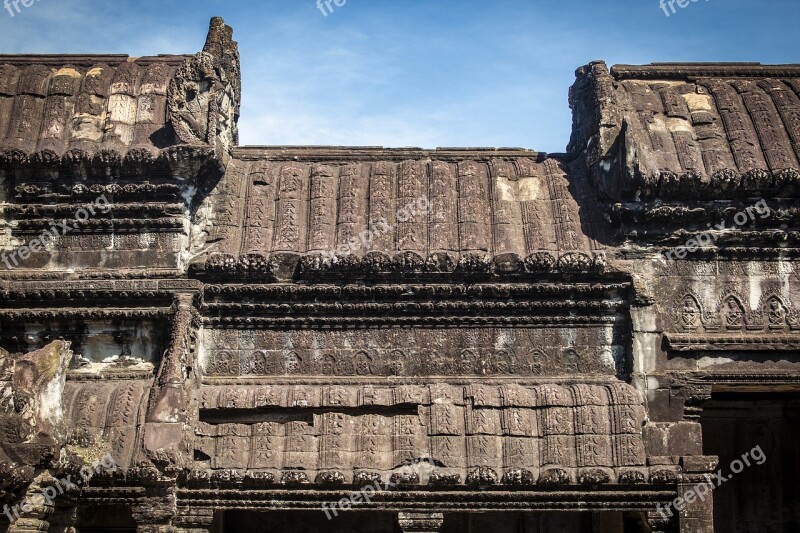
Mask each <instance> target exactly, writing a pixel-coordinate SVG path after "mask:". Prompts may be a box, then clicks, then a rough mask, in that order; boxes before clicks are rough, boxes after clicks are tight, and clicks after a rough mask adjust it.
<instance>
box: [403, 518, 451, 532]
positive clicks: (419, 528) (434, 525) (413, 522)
mask: <svg viewBox="0 0 800 533" xmlns="http://www.w3.org/2000/svg"><path fill="white" fill-rule="evenodd" d="M397 521H398V522H399V523H400V529H402V530H403V533H411V532H412V531H413V532H415V533H439V530H440V529H441V528H442V522H444V516H443V515H442V513H397Z"/></svg>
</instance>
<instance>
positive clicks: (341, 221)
mask: <svg viewBox="0 0 800 533" xmlns="http://www.w3.org/2000/svg"><path fill="white" fill-rule="evenodd" d="M239 69H240V66H239V56H238V50H237V46H236V43H235V42H234V41H233V36H232V31H231V29H230V28H229V27H227V26H226V25H225V24H224V22H223V21H222V20H221V19H213V20H212V22H211V27H210V30H209V34H208V38H207V41H206V45H205V47H204V49H203V51H202V52H200V53H198V54H197V55H194V56H158V57H153V58H138V59H129V58H127V57H126V56H86V57H77V56H64V57H58V56H46V57H36V56H13V57H12V56H4V57H2V58H0V132H2V135H3V136H2V138H0V203H1V205H0V209H2V210H3V213H4V217H3V220H2V221H0V248H1V250H0V251H2V252H3V255H2V256H0V259H1V260H2V262H1V263H0V348H1V349H2V351H0V503H3V504H5V502H8V503H10V504H19V503H20V502H21V501H22V499H23V498H24V497H26V495H27V496H31V495H32V494H33V493H35V492H36V491H39V490H42V489H46V487H43V484H47V483H50V482H51V481H55V480H56V479H60V478H63V477H65V476H72V478H73V479H78V478H80V481H81V485H80V486H78V485H75V486H73V487H70V488H69V490H65V491H64V493H63V494H59V498H63V499H62V500H59V501H58V502H57V503H55V504H51V503H50V502H47V504H46V505H36V506H31V507H30V509H29V510H26V511H24V512H23V513H22V514H21V515H20V519H19V520H17V521H16V523H15V524H14V526H13V528H15V529H12V530H31V529H34V530H35V529H39V530H42V529H43V528H47V527H48V520H50V524H49V526H50V528H51V529H59V530H65V531H66V530H69V528H71V527H78V528H79V529H80V528H82V527H85V528H94V527H97V528H103V527H106V528H108V529H109V530H112V529H113V530H116V529H125V528H128V529H130V528H133V527H136V528H138V529H139V530H140V531H159V532H161V531H163V532H167V531H194V532H196V531H215V532H220V531H223V530H225V529H226V528H229V527H231V526H230V524H234V526H233V527H236V526H235V525H236V524H244V525H248V527H249V525H252V524H258V525H259V527H262V526H264V523H267V524H270V527H271V525H272V524H275V523H279V522H280V523H281V524H283V525H286V524H289V523H291V521H292V520H295V521H301V522H303V523H304V524H316V523H318V521H317V519H320V516H323V513H325V514H328V511H331V510H332V509H334V510H335V509H338V510H337V511H336V513H339V512H344V506H346V508H347V509H351V508H352V510H353V511H354V513H356V514H354V517H353V519H352V521H348V522H347V524H349V525H348V526H347V527H350V526H352V527H351V529H352V530H353V531H361V530H363V529H364V528H365V527H367V525H369V526H372V525H373V522H372V521H371V519H370V520H365V519H364V518H363V517H362V516H361V515H358V514H357V513H360V512H364V511H369V512H370V513H372V516H373V517H378V516H379V517H380V520H379V521H376V522H375V523H378V522H379V523H380V524H383V526H381V527H384V526H385V528H388V529H390V528H391V527H397V525H399V527H400V528H401V529H402V530H404V531H439V530H443V531H451V530H456V529H457V528H458V527H460V526H461V525H463V526H464V528H468V527H469V528H472V529H475V530H477V529H480V527H478V526H475V524H477V523H479V520H478V518H475V522H474V523H473V521H471V520H472V519H471V518H470V519H469V520H468V519H467V518H466V517H465V516H464V513H485V516H489V515H492V520H493V522H492V529H491V530H492V531H494V530H497V531H512V530H513V531H523V530H524V531H533V530H535V531H561V530H570V531H572V530H574V531H578V530H581V531H583V530H586V531H589V530H601V531H605V530H609V531H611V530H614V531H616V530H620V529H621V528H623V527H624V528H625V529H626V531H627V530H628V529H631V531H646V530H647V529H648V528H649V529H650V530H651V531H665V532H666V531H672V532H674V531H711V530H712V528H713V509H714V508H713V505H717V506H718V507H717V508H718V509H725V510H726V512H729V510H731V509H733V510H735V512H737V513H738V512H740V511H741V512H742V513H744V514H743V515H742V516H744V517H745V518H743V520H747V519H748V518H747V517H749V516H751V515H752V516H761V515H758V513H757V512H755V511H752V512H751V506H750V505H749V504H748V505H735V503H736V500H730V499H729V497H726V496H725V493H724V492H723V491H720V492H718V493H716V494H715V496H714V499H715V501H716V503H715V504H713V505H712V501H711V498H707V499H706V500H703V501H699V502H697V501H695V502H688V500H687V502H686V503H687V505H685V506H684V505H682V504H681V509H676V512H675V513H673V515H672V516H671V517H670V516H663V515H660V514H659V513H658V512H657V509H660V508H663V506H665V505H668V504H669V502H671V501H674V499H675V498H676V497H682V494H683V493H684V492H685V491H689V490H697V489H698V488H699V487H700V485H698V483H701V482H702V480H703V476H705V475H706V474H709V473H711V472H712V470H714V468H718V467H725V466H726V465H725V464H723V463H722V462H721V461H719V463H720V464H719V465H718V464H717V463H718V460H717V458H716V457H715V455H714V454H715V453H717V448H718V449H721V450H722V451H720V452H719V453H720V457H722V455H723V453H724V454H725V457H726V458H727V459H730V458H731V457H734V458H735V457H736V456H737V455H736V453H742V452H746V451H747V450H745V449H743V450H741V452H736V453H734V452H733V451H732V450H733V445H734V444H736V445H738V444H740V443H741V444H742V446H744V445H745V442H746V443H747V446H755V444H756V443H751V442H750V441H749V440H748V439H749V437H747V438H745V437H744V436H743V435H749V434H748V433H747V432H746V431H745V430H744V429H741V428H748V427H749V426H748V425H747V424H750V422H749V421H744V422H743V421H742V420H745V417H744V416H743V415H741V413H753V412H755V413H761V411H760V410H759V406H762V405H769V406H772V407H770V410H765V411H764V412H763V417H764V419H765V420H762V421H760V422H759V424H760V425H758V427H759V428H761V429H759V431H763V432H764V433H763V436H764V438H763V440H762V441H760V443H759V444H761V445H763V446H764V450H762V452H765V455H766V456H768V457H772V456H775V457H780V458H781V461H782V464H800V461H798V460H797V457H796V454H795V455H792V452H791V451H787V450H791V449H793V448H792V447H791V446H788V445H787V446H784V445H783V444H780V445H779V444H776V443H784V442H792V439H793V438H794V436H795V432H796V430H795V429H794V428H795V427H796V422H795V420H796V418H797V414H796V410H797V409H796V404H797V399H796V395H797V391H798V390H800V357H798V355H797V348H798V346H800V313H799V312H798V308H797V306H798V302H800V285H798V281H800V278H798V272H800V270H798V264H799V263H798V257H800V246H799V245H800V211H799V210H798V209H797V207H796V206H795V204H796V200H797V195H798V191H800V183H798V179H800V178H799V176H800V162H799V161H800V153H799V152H798V148H799V147H800V133H799V132H798V130H797V124H798V120H797V119H798V116H800V82H798V79H800V68H799V67H798V66H796V65H785V66H761V65H753V64H736V65H714V64H697V65H679V64H668V65H650V66H642V67H633V66H619V67H615V68H612V69H611V70H610V71H609V69H608V68H607V67H606V66H605V64H603V63H601V62H595V63H592V64H590V65H587V66H585V67H582V68H581V69H579V70H578V72H577V79H576V82H575V85H574V86H573V88H572V90H571V93H570V104H571V107H572V109H573V116H574V128H573V136H572V139H571V142H570V146H569V154H562V155H551V156H548V155H546V154H541V153H537V152H533V151H530V150H523V149H472V148H470V149H436V150H422V149H414V148H409V149H384V148H345V147H277V148H269V147H237V146H236V145H237V143H238V139H237V126H236V121H237V119H238V113H239V103H240V99H241V96H240V95H241V87H240V73H239ZM99 198H102V199H105V200H104V202H101V203H99V204H98V203H97V201H98V199H99ZM106 208H107V209H106ZM81 211H86V220H82V221H80V222H81V223H80V224H78V225H76V226H75V227H73V228H72V229H70V230H69V231H67V232H66V233H65V234H63V235H58V236H57V238H54V239H52V240H53V241H54V242H52V243H49V244H47V243H44V242H39V243H38V245H35V246H34V245H33V240H34V239H37V238H39V236H41V235H43V234H42V231H44V230H48V231H50V230H53V228H54V223H55V222H56V221H59V220H61V221H64V223H65V224H66V223H67V222H71V221H72V217H74V216H76V214H77V213H79V212H81ZM89 211H92V212H91V213H89ZM81 218H83V216H82V215H81ZM23 249H25V250H26V251H23ZM70 350H72V351H70ZM72 352H74V354H73V353H72ZM728 393H735V394H733V395H729V394H728ZM753 393H757V394H763V393H770V396H769V398H770V400H769V401H770V402H772V403H764V401H763V400H762V399H761V398H760V397H759V396H757V394H755V395H754V394H753ZM730 398H735V399H736V400H735V401H733V400H731V399H730ZM726 402H733V403H726ZM736 402H739V403H736ZM743 402H750V403H752V404H753V405H750V404H746V405H744V406H743ZM712 405H713V406H714V409H713V412H712V413H708V412H706V411H705V409H706V408H707V407H708V406H712ZM776 405H778V406H780V409H778V408H777V407H775V406H776ZM725 406H731V409H737V410H738V411H736V413H737V416H738V417H739V418H740V419H742V420H739V422H738V423H737V426H736V427H737V428H739V429H737V431H740V433H737V434H736V435H735V438H733V437H732V438H727V434H725V433H724V432H725V431H726V429H725V424H724V423H723V422H721V421H723V420H725V416H727V411H726V410H725V409H726V407H725ZM732 412H733V411H732ZM748 416H751V415H748ZM763 428H769V429H763ZM709 432H711V435H709V434H708V433H709ZM756 433H757V432H756ZM754 434H755V433H754ZM758 434H759V435H761V433H758ZM795 440H796V439H795ZM721 443H722V444H721ZM710 446H711V448H709V447H710ZM795 448H796V447H795ZM755 451H756V448H753V449H752V450H751V453H752V452H755ZM106 454H108V457H111V458H113V463H114V464H113V468H102V469H100V468H98V463H97V462H98V461H99V460H100V459H101V458H103V457H104V456H106ZM750 459H751V462H752V460H756V457H754V456H753V457H751V458H750ZM752 468H757V465H756V466H752ZM87 469H88V470H87ZM769 472H770V477H772V478H775V479H773V480H771V481H774V482H775V483H776V484H777V485H781V486H791V483H792V482H793V480H792V479H791V476H792V474H791V473H783V471H782V470H780V469H778V468H772V469H770V470H769ZM83 474H86V477H85V478H84V477H83ZM746 475H753V476H755V475H756V474H755V473H753V474H750V473H749V472H748V474H746ZM57 476H60V478H59V477H57ZM743 479H744V477H743ZM730 483H735V482H730ZM87 484H88V486H87ZM363 487H368V488H369V491H367V489H363V490H362V488H363ZM370 491H371V492H370ZM763 492H764V493H766V492H768V491H766V490H764V491H763ZM789 493H790V491H788V490H787V491H784V492H781V496H780V497H781V498H788V496H787V495H788V494H789ZM744 494H749V495H750V496H751V497H752V498H753V501H755V499H757V498H758V497H759V494H757V493H756V491H755V489H754V490H753V491H752V493H748V492H747V491H746V490H745V489H740V490H738V491H736V498H742V497H743V496H742V495H744ZM356 495H358V496H356ZM367 495H368V496H369V497H367ZM726 498H728V499H726ZM343 502H344V503H343ZM732 502H733V503H732ZM748 502H749V500H748ZM780 503H782V504H783V505H782V507H781V508H783V509H795V507H796V506H795V507H792V505H793V504H794V502H787V501H783V502H780ZM323 504H325V505H327V506H328V507H324V508H323V507H321V506H322V505H323ZM331 505H333V506H334V507H331ZM657 506H661V507H657ZM98 508H100V509H101V511H100V512H97V509H98ZM771 508H772V507H770V509H771ZM326 509H327V511H326ZM609 509H613V510H614V511H613V512H608V510H609ZM233 510H237V511H233ZM520 510H524V511H525V512H520ZM554 510H560V511H567V512H562V513H553V511H554ZM578 510H580V511H581V512H580V513H578V512H575V513H574V514H570V512H573V511H578ZM225 511H228V512H225ZM262 511H269V512H270V514H269V515H268V517H269V519H268V520H261V518H263V517H261V516H260V515H256V514H250V513H257V512H262ZM376 511H380V512H376ZM496 511H505V512H504V513H502V514H496V513H495V512H496ZM223 512H224V513H223ZM534 512H541V513H542V514H541V515H535V514H533V513H534ZM280 513H282V514H280ZM310 513H316V514H317V515H318V516H316V518H311V514H310ZM336 513H334V514H336ZM392 513H393V514H392ZM514 513H519V514H514ZM747 513H750V515H748V514H747ZM792 513H795V514H796V511H786V514H785V516H783V517H782V518H776V519H775V520H776V521H775V523H771V525H770V526H769V527H772V528H773V529H775V530H777V529H779V526H780V525H781V524H779V523H778V521H780V520H784V521H785V522H786V523H790V522H791V520H795V521H796V520H797V516H794V515H792ZM51 515H52V517H53V518H52V519H51ZM223 515H224V516H223ZM365 516H366V515H365ZM387 516H388V518H389V519H387ZM476 516H477V517H483V516H484V515H481V514H478V515H476ZM320 520H322V519H320ZM395 520H396V522H397V525H395V526H392V525H391V524H392V523H393V521H395ZM724 521H725V523H726V524H727V523H729V522H731V520H730V519H727V520H724ZM262 522H263V523H262ZM467 522H469V524H467ZM512 522H513V524H512ZM750 522H752V523H756V522H758V520H750ZM480 523H483V522H480ZM359 524H360V525H359ZM592 524H594V525H592ZM623 524H624V526H623ZM0 527H2V526H0ZM264 527H266V526H264ZM287 527H288V526H287ZM309 527H311V526H309ZM765 527H766V526H765ZM26 528H27V529H26ZM359 528H360V529H359ZM592 528H594V529H592ZM334 529H335V528H334Z"/></svg>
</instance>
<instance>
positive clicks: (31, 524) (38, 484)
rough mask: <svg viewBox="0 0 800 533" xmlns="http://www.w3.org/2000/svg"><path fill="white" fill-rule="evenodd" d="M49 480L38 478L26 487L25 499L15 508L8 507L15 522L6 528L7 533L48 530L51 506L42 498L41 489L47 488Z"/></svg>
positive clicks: (51, 512) (31, 532) (48, 478)
mask: <svg viewBox="0 0 800 533" xmlns="http://www.w3.org/2000/svg"><path fill="white" fill-rule="evenodd" d="M51 479H52V478H50V477H43V478H42V477H40V478H38V479H37V480H36V481H35V482H34V483H33V484H31V485H30V486H29V487H28V491H27V492H26V493H25V498H24V499H23V500H22V501H21V502H19V504H17V505H16V506H10V507H11V508H12V510H11V514H12V515H13V516H14V518H16V520H15V521H14V522H12V524H11V526H10V527H9V528H8V533H33V532H35V531H47V530H48V529H50V522H49V521H48V519H49V517H50V515H51V514H53V504H52V501H50V502H48V500H47V499H46V498H45V497H44V495H43V494H42V489H43V487H44V486H48V483H49V482H50V480H51Z"/></svg>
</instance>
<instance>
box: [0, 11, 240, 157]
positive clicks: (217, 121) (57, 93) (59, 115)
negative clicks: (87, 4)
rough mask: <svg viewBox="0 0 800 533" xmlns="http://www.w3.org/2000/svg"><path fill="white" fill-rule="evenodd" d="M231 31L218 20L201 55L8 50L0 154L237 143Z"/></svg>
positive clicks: (1, 88)
mask: <svg viewBox="0 0 800 533" xmlns="http://www.w3.org/2000/svg"><path fill="white" fill-rule="evenodd" d="M231 35H232V34H231V30H230V28H229V27H227V26H225V25H224V23H222V22H221V19H220V20H219V21H217V22H216V23H214V24H212V28H211V31H210V33H209V38H208V41H207V43H206V45H205V47H204V50H203V51H202V52H200V53H198V54H195V55H159V56H154V57H137V58H134V57H128V56H127V55H0V163H2V164H8V163H9V162H13V161H16V162H18V163H23V164H25V163H28V162H30V163H33V164H35V165H45V166H49V167H52V168H61V167H65V168H69V167H70V166H71V165H74V164H75V163H80V162H84V161H87V162H90V161H93V160H94V159H99V161H100V162H101V163H108V162H114V161H115V160H125V159H126V158H127V159H130V160H132V161H135V162H140V161H141V160H150V159H153V158H157V157H158V156H159V155H160V151H161V150H162V149H166V148H169V147H172V146H176V145H193V146H210V147H211V148H221V149H223V150H225V149H227V148H229V147H230V146H232V145H235V144H236V141H237V134H236V125H235V116H236V115H237V114H238V101H239V97H240V81H239V64H238V61H239V60H238V51H237V50H236V46H235V43H234V42H232V40H231Z"/></svg>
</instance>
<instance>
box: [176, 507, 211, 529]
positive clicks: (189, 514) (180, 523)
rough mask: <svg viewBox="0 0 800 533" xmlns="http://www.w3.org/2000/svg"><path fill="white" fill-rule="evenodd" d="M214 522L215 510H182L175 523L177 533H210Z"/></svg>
mask: <svg viewBox="0 0 800 533" xmlns="http://www.w3.org/2000/svg"><path fill="white" fill-rule="evenodd" d="M213 521H214V510H213V509H189V508H182V509H179V511H178V516H177V517H176V518H175V521H174V524H175V533H208V532H209V531H211V523H212V522H213Z"/></svg>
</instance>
